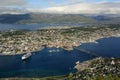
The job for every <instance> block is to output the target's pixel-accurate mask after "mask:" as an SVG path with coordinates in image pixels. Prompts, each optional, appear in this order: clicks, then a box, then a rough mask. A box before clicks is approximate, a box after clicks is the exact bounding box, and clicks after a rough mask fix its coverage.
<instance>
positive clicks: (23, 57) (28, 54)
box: [22, 53, 32, 60]
mask: <svg viewBox="0 0 120 80" xmlns="http://www.w3.org/2000/svg"><path fill="white" fill-rule="evenodd" d="M31 55H32V54H31V53H27V54H25V55H23V56H22V60H25V59H27V58H29V57H30V56H31Z"/></svg>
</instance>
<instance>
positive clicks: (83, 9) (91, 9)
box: [41, 2, 120, 14]
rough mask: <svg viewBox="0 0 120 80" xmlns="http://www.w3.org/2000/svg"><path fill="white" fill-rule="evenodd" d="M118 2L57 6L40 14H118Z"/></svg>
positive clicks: (119, 10)
mask: <svg viewBox="0 0 120 80" xmlns="http://www.w3.org/2000/svg"><path fill="white" fill-rule="evenodd" d="M119 4H120V2H100V3H77V4H72V5H71V4H70V5H66V6H57V7H50V8H45V9H42V10H41V11H42V12H49V13H74V14H78V13H81V14H101V13H104V14H118V13H120V5H119Z"/></svg>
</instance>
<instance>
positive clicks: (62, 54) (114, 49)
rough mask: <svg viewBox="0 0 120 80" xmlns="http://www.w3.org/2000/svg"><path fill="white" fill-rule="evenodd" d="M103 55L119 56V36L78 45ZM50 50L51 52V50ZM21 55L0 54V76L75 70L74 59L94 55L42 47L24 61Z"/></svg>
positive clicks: (52, 73) (37, 75)
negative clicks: (96, 42)
mask: <svg viewBox="0 0 120 80" xmlns="http://www.w3.org/2000/svg"><path fill="white" fill-rule="evenodd" d="M79 48H84V49H86V50H89V51H91V52H95V53H96V54H98V55H100V56H103V57H119V58H120V38H105V39H100V40H98V44H95V43H85V44H82V45H81V46H79ZM51 51H52V52H51ZM21 56H22V55H16V56H0V77H45V76H55V75H64V74H68V73H69V72H75V69H73V67H74V66H75V62H76V61H78V60H79V61H81V62H82V61H86V60H89V59H92V58H95V56H92V55H91V54H87V53H84V52H81V51H79V50H77V49H74V50H72V51H66V50H63V49H61V48H59V49H57V48H44V49H43V50H42V51H39V52H36V53H33V55H32V56H31V57H30V58H29V59H27V60H26V61H22V60H21Z"/></svg>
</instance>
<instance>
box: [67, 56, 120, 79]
mask: <svg viewBox="0 0 120 80" xmlns="http://www.w3.org/2000/svg"><path fill="white" fill-rule="evenodd" d="M75 68H76V69H77V70H78V72H77V73H75V74H72V73H70V74H69V76H68V79H67V80H120V58H101V57H99V58H95V59H93V60H89V61H85V62H82V63H78V62H77V64H76V66H75Z"/></svg>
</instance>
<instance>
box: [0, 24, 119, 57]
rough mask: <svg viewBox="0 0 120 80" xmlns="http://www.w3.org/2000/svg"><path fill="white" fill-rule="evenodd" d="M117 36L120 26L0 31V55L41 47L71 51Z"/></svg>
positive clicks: (20, 52) (36, 49)
mask: <svg viewBox="0 0 120 80" xmlns="http://www.w3.org/2000/svg"><path fill="white" fill-rule="evenodd" d="M119 36H120V25H115V26H114V27H111V26H107V27H74V28H62V29H60V28H59V29H39V30H36V31H27V30H19V31H16V30H11V31H5V32H2V31H1V32H0V37H1V38H0V54H1V55H15V54H22V53H26V52H33V51H39V50H40V49H41V48H42V47H43V46H46V47H56V48H59V47H60V48H64V49H66V50H72V49H73V46H79V45H80V44H81V43H86V42H96V40H98V39H100V38H108V37H119Z"/></svg>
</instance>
